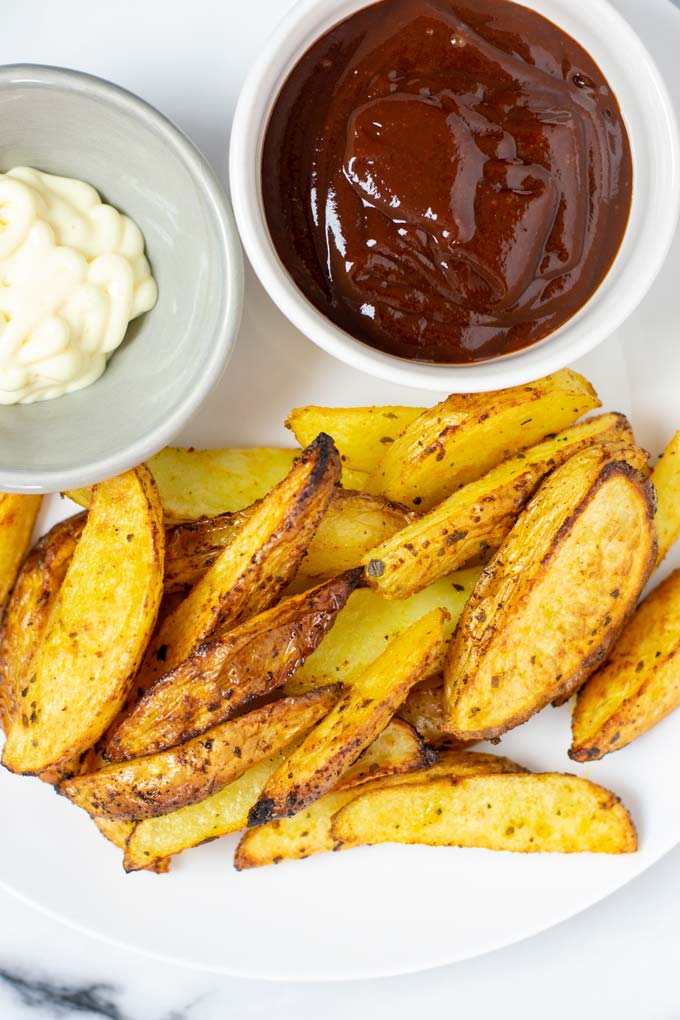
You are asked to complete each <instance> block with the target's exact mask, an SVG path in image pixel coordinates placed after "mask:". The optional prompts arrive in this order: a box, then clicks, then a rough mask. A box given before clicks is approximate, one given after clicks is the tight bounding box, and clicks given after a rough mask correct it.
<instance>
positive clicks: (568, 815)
mask: <svg viewBox="0 0 680 1020" xmlns="http://www.w3.org/2000/svg"><path fill="white" fill-rule="evenodd" d="M331 835H332V837H333V839H334V840H335V841H336V842H337V843H338V844H341V845H344V846H361V845H366V844H374V843H421V844H425V845H427V846H462V847H480V848H483V849H486V850H513V851H515V852H521V853H546V852H550V853H584V852H590V853H610V854H620V853H633V852H634V851H635V850H637V835H636V832H635V827H634V825H633V822H632V820H631V818H630V815H629V814H628V812H627V810H626V809H625V807H624V806H623V804H621V802H620V800H619V798H618V797H616V796H615V795H614V794H613V793H611V792H610V791H609V790H605V789H604V787H602V786H597V785H596V784H595V783H591V782H589V781H588V780H586V779H581V778H580V777H577V776H570V775H561V774H559V773H550V772H548V773H542V774H531V773H526V774H523V775H522V774H517V775H513V774H505V775H504V774H500V775H499V774H494V775H485V774H478V775H472V776H468V777H467V778H464V779H458V778H455V777H448V778H441V779H431V780H429V781H428V782H424V783H415V782H414V783H409V784H403V785H401V786H394V787H389V788H387V789H375V790H366V789H365V788H363V789H361V790H360V791H359V795H358V796H357V797H355V798H354V799H353V800H352V801H351V802H350V803H349V804H347V805H346V806H345V807H343V808H342V809H341V810H340V811H338V813H337V814H336V815H335V816H334V818H333V822H332V826H331Z"/></svg>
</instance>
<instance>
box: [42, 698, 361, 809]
mask: <svg viewBox="0 0 680 1020" xmlns="http://www.w3.org/2000/svg"><path fill="white" fill-rule="evenodd" d="M341 689H342V688H341V686H340V685H339V684H336V685H335V686H334V687H325V688H319V690H317V691H310V692H309V693H308V694H300V695H298V696H297V697H292V698H284V699H282V700H281V701H275V702H272V703H271V704H269V705H264V706H262V707H261V708H258V709H255V711H253V712H249V713H248V714H247V715H242V716H240V717H239V718H238V719H231V720H229V721H228V722H224V723H221V725H219V726H215V727H213V728H212V729H211V730H208V731H207V733H205V734H203V736H200V737H196V738H195V739H194V740H189V741H187V743H185V744H182V745H181V746H180V747H173V748H170V750H168V751H163V752H162V753H160V754H151V755H147V756H146V757H144V758H135V759H133V760H132V761H129V762H124V763H122V764H116V765H108V766H107V767H106V768H103V769H101V770H99V771H98V772H92V773H90V774H88V775H84V776H76V777H75V778H73V779H67V780H65V781H64V782H62V783H61V784H60V786H59V792H60V793H63V794H64V795H65V796H66V797H68V798H69V800H71V801H73V803H74V804H77V805H78V807H81V808H83V809H84V810H85V811H87V812H88V813H89V814H91V815H95V816H99V817H102V816H103V817H106V818H112V819H117V820H124V821H138V820H140V819H142V818H154V817H156V816H157V815H163V814H167V813H168V812H170V811H175V810H177V808H180V807H184V806H185V804H194V803H196V801H199V800H205V798H206V797H209V796H210V795H211V794H213V793H217V791H218V790H221V789H222V788H223V787H225V786H226V785H227V784H228V783H230V782H232V781H233V780H234V779H238V777H239V776H240V775H243V773H244V772H245V771H246V769H248V768H250V766H251V765H255V764H257V762H259V761H262V759H263V758H269V757H271V755H272V754H274V753H275V752H276V751H279V750H280V749H281V748H282V747H285V746H286V745H287V744H289V743H290V742H291V740H293V739H294V737H296V736H298V735H299V734H301V733H304V732H306V731H307V730H308V729H309V727H310V726H313V725H314V723H316V722H318V721H319V720H320V719H321V718H322V717H323V716H324V715H326V713H327V712H329V711H330V709H331V708H332V707H333V705H334V704H335V702H336V701H337V699H338V697H339V695H340V692H341Z"/></svg>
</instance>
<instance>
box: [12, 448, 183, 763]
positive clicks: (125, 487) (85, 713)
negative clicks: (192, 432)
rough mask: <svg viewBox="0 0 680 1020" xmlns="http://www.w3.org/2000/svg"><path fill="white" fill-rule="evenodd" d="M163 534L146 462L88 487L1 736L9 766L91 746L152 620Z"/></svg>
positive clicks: (117, 700)
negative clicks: (88, 497) (13, 712)
mask: <svg viewBox="0 0 680 1020" xmlns="http://www.w3.org/2000/svg"><path fill="white" fill-rule="evenodd" d="M164 538H165V531H164V528H163V512H162V507H161V504H160V499H159V496H158V489H157V488H156V485H155V483H154V480H153V477H152V476H151V474H150V472H149V471H148V470H147V469H146V468H144V467H141V468H136V469H135V470H134V471H128V472H126V473H125V474H123V475H119V476H118V477H117V478H113V479H111V480H110V481H108V482H102V483H101V485H98V486H96V487H95V490H94V495H93V498H92V506H91V509H90V513H89V515H88V519H87V523H86V525H85V527H84V529H83V533H82V535H81V537H80V540H79V541H78V544H77V546H76V548H75V551H74V553H73V557H72V559H71V562H70V564H69V567H68V570H67V571H66V576H65V578H64V582H63V584H62V586H61V589H60V591H59V594H58V596H57V599H56V602H55V605H54V608H53V610H52V612H51V614H50V619H49V623H48V626H47V629H46V633H45V636H44V640H43V641H42V644H41V646H40V648H39V650H38V652H37V655H36V657H35V660H34V662H33V665H32V670H31V674H32V675H31V677H30V678H29V682H28V684H27V686H26V687H25V688H24V689H23V690H22V692H21V693H20V700H19V713H18V715H17V718H16V719H15V720H14V723H13V725H12V726H11V727H10V731H9V733H8V735H7V741H6V743H5V748H4V753H3V764H4V765H5V766H6V767H7V768H8V769H10V771H12V772H24V773H30V774H35V773H39V772H42V771H43V770H45V769H47V768H53V767H58V766H59V765H60V764H61V763H62V762H64V761H68V760H70V759H72V758H73V757H74V756H76V755H78V754H80V753H82V752H83V751H86V750H87V749H88V748H90V747H91V746H92V745H93V744H94V743H95V741H96V740H97V739H98V738H99V737H100V736H101V734H102V733H103V732H104V730H105V729H106V727H107V726H108V725H109V723H111V721H112V720H113V719H114V718H115V716H116V715H117V713H118V712H119V710H120V708H121V706H122V704H123V702H124V701H125V698H126V697H127V694H128V692H129V689H130V686H131V684H132V682H133V680H134V677H135V674H136V673H137V670H138V668H139V664H140V661H141V658H142V655H143V654H144V648H145V647H146V644H147V642H148V640H149V637H150V635H151V632H152V630H153V627H154V624H155V622H156V615H157V613H158V607H159V605H160V601H161V596H162V593H163V558H164ZM102 649H104V652H102Z"/></svg>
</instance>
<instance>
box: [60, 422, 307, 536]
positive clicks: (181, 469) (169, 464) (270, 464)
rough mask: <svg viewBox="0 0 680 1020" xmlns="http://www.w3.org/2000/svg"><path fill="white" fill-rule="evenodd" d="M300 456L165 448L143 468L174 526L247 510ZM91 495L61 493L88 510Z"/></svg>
mask: <svg viewBox="0 0 680 1020" xmlns="http://www.w3.org/2000/svg"><path fill="white" fill-rule="evenodd" d="M313 438H314V436H312V439H313ZM299 452H300V451H299V450H278V449H274V448H272V447H259V448H254V449H252V450H195V449H194V448H193V447H190V448H188V449H185V448H182V447H172V446H169V447H167V448H166V449H165V450H161V451H160V453H157V454H156V456H155V457H152V458H151V459H150V460H149V462H148V464H147V467H148V468H149V470H150V471H151V473H152V475H153V476H154V478H155V479H156V484H157V485H158V491H159V492H160V496H161V503H162V504H163V511H164V514H165V520H166V522H167V523H168V524H177V523H179V522H181V521H196V520H198V519H199V518H200V517H215V516H216V515H217V514H222V513H225V512H234V511H235V510H242V509H243V508H244V507H247V506H250V504H251V503H254V502H255V501H256V500H258V499H261V498H262V497H263V496H265V495H266V494H267V493H268V492H269V491H270V489H273V488H274V486H275V485H278V483H279V482H280V481H282V479H283V478H284V477H285V476H286V474H287V473H288V472H289V471H290V469H291V467H292V465H293V461H294V460H295V458H296V457H297V455H298V454H299ZM91 494H92V491H91V489H72V490H71V491H70V492H67V493H66V495H67V496H68V497H69V499H72V500H73V501H74V502H75V503H78V504H79V505H80V506H84V507H88V506H89V505H90V498H91Z"/></svg>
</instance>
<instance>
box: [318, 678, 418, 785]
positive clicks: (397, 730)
mask: <svg viewBox="0 0 680 1020" xmlns="http://www.w3.org/2000/svg"><path fill="white" fill-rule="evenodd" d="M322 689H323V688H322ZM298 696H299V697H301V695H298ZM436 758H437V755H436V753H435V752H434V751H432V750H431V748H429V747H426V746H425V744H424V743H423V740H422V738H421V737H420V736H419V735H418V734H417V733H416V731H415V730H414V728H413V726H409V724H408V723H407V722H404V720H403V719H392V721H391V722H389V723H388V724H387V726H386V727H385V729H384V730H383V731H382V733H380V734H378V736H377V737H376V738H375V740H374V741H373V743H372V744H369V746H368V747H367V748H366V750H365V751H364V752H363V753H362V754H360V755H359V757H358V758H357V760H356V761H355V762H354V764H353V765H350V767H349V768H348V769H346V770H345V772H343V774H342V775H341V776H340V779H339V780H338V782H337V783H336V784H335V787H334V788H335V789H336V790H347V789H349V788H350V787H354V786H359V785H360V784H361V783H367V782H368V781H369V780H371V779H377V778H378V777H379V776H391V775H393V774H394V773H403V772H410V771H411V770H412V769H421V768H424V767H425V766H426V765H431V764H432V762H434V761H435V760H436Z"/></svg>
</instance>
